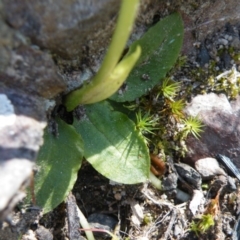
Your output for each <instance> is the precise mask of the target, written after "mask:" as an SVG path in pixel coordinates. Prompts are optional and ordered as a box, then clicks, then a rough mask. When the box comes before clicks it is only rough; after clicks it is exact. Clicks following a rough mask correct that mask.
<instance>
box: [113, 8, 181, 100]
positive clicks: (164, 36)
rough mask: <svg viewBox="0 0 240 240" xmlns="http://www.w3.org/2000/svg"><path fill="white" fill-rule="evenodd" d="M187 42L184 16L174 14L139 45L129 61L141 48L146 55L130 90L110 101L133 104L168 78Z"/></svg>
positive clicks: (130, 78) (129, 82)
mask: <svg viewBox="0 0 240 240" xmlns="http://www.w3.org/2000/svg"><path fill="white" fill-rule="evenodd" d="M182 41H183V22H182V19H181V16H180V14H178V13H174V14H172V15H170V16H168V17H166V18H164V19H163V20H161V21H159V22H158V23H157V24H155V25H154V26H153V27H151V28H150V29H149V30H148V31H147V32H146V33H145V34H144V35H143V37H142V38H140V39H139V40H138V41H135V42H134V43H133V44H132V45H131V46H130V49H129V52H128V54H127V55H126V57H127V56H128V55H129V54H131V53H132V52H134V51H135V49H136V47H137V46H140V47H141V50H142V54H141V56H140V58H139V60H138V62H137V64H136V67H135V68H134V69H133V71H132V72H131V73H130V75H129V76H128V78H127V81H126V84H127V90H126V91H125V92H124V93H123V94H118V93H115V94H114V95H113V96H111V97H110V99H112V100H115V101H118V102H125V101H133V100H135V99H136V98H138V97H140V96H142V95H144V94H146V93H147V92H148V91H149V90H150V89H152V88H153V87H154V86H155V85H156V84H157V83H159V82H160V80H161V79H163V78H164V77H165V76H166V73H167V72H168V71H169V70H170V69H171V68H172V67H173V65H174V63H175V62H176V60H177V57H178V55H179V53H180V50H181V46H182Z"/></svg>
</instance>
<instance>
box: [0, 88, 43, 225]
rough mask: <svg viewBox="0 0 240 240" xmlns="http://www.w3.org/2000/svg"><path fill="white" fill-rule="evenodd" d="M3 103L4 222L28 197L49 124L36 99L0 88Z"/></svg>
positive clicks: (0, 194)
mask: <svg viewBox="0 0 240 240" xmlns="http://www.w3.org/2000/svg"><path fill="white" fill-rule="evenodd" d="M0 99H1V100H0V121H1V127H0V135H1V138H0V189H1V191H0V220H1V219H4V218H5V217H6V216H7V215H8V214H9V212H11V210H12V208H13V207H14V206H15V204H16V203H17V202H18V201H19V200H21V199H22V198H23V197H24V196H25V194H24V192H23V189H24V186H26V185H27V184H28V182H29V178H30V176H31V175H32V167H33V164H34V160H35V158H36V156H37V153H38V150H39V148H40V145H41V144H42V143H43V139H42V136H43V128H44V127H45V126H46V121H45V112H44V111H45V109H44V104H43V102H41V101H40V100H39V99H37V98H36V97H34V96H31V95H27V94H25V93H23V92H21V91H20V90H18V91H15V90H13V89H8V88H4V87H1V85H0Z"/></svg>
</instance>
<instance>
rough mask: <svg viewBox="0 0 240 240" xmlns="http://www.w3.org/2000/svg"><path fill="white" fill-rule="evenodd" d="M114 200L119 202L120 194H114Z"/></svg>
mask: <svg viewBox="0 0 240 240" xmlns="http://www.w3.org/2000/svg"><path fill="white" fill-rule="evenodd" d="M114 198H115V199H116V200H118V201H120V200H121V199H122V195H121V193H115V194H114Z"/></svg>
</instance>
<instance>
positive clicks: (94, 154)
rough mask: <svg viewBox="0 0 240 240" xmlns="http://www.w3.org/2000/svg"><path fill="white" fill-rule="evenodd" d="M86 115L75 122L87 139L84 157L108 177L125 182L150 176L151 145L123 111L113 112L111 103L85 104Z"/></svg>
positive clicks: (78, 129)
mask: <svg viewBox="0 0 240 240" xmlns="http://www.w3.org/2000/svg"><path fill="white" fill-rule="evenodd" d="M85 110H86V117H84V118H82V119H81V120H80V121H76V120H75V121H74V124H73V125H74V126H75V128H76V130H77V131H78V132H79V134H81V136H82V138H83V140H84V147H85V148H84V156H85V157H86V159H87V161H89V162H90V163H91V164H92V166H93V167H94V168H95V169H96V170H97V171H98V172H100V173H101V174H102V175H104V176H105V177H107V178H109V179H111V180H114V181H116V182H121V183H125V184H134V183H140V182H144V181H146V180H147V179H148V176H149V168H150V160H149V153H148V148H147V146H146V145H145V143H144V140H143V138H142V137H141V136H140V134H139V133H138V131H137V130H136V129H135V124H134V123H133V122H132V121H131V120H130V119H129V118H128V117H127V116H126V115H125V114H123V113H120V112H116V111H113V110H112V109H111V108H110V105H109V104H108V103H107V102H101V103H97V104H92V105H87V106H85Z"/></svg>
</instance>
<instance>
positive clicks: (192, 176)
mask: <svg viewBox="0 0 240 240" xmlns="http://www.w3.org/2000/svg"><path fill="white" fill-rule="evenodd" d="M174 166H175V168H176V170H177V172H178V174H179V176H181V177H182V178H183V179H184V180H185V181H186V182H187V183H190V184H192V185H193V186H194V187H195V188H196V189H200V188H201V184H202V178H201V176H200V174H199V173H198V172H197V171H196V170H195V169H194V168H192V167H190V166H189V165H187V164H184V163H176V164H174Z"/></svg>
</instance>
